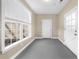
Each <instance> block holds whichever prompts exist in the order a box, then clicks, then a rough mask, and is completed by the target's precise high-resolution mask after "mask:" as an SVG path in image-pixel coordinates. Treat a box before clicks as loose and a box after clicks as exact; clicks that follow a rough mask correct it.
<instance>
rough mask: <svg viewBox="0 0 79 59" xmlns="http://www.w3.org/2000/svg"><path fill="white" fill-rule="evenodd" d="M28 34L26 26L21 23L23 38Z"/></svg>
mask: <svg viewBox="0 0 79 59" xmlns="http://www.w3.org/2000/svg"><path fill="white" fill-rule="evenodd" d="M27 36H28V26H27V25H23V38H25V37H27Z"/></svg>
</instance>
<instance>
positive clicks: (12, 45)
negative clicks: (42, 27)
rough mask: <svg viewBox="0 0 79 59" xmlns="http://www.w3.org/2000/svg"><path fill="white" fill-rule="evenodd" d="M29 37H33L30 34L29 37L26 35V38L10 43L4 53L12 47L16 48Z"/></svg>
mask: <svg viewBox="0 0 79 59" xmlns="http://www.w3.org/2000/svg"><path fill="white" fill-rule="evenodd" d="M29 38H31V36H28V37H26V38H24V39H22V40H19V41H17V42H15V43H13V44H11V45H9V46H6V47H5V49H4V53H5V52H7V51H9V50H10V49H12V48H14V47H15V46H16V45H17V44H19V43H21V42H23V41H25V40H27V39H29Z"/></svg>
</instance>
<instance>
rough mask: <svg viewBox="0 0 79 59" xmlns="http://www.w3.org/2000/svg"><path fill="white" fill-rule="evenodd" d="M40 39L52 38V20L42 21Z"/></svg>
mask: <svg viewBox="0 0 79 59" xmlns="http://www.w3.org/2000/svg"><path fill="white" fill-rule="evenodd" d="M42 37H43V38H52V20H51V19H45V20H42Z"/></svg>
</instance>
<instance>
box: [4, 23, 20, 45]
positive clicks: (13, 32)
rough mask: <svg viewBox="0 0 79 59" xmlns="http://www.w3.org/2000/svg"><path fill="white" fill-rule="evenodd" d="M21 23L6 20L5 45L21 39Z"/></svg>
mask: <svg viewBox="0 0 79 59" xmlns="http://www.w3.org/2000/svg"><path fill="white" fill-rule="evenodd" d="M19 27H20V25H19V24H18V23H11V22H5V46H8V45H10V44H12V43H14V42H16V41H18V40H19V39H20V36H19V34H20V31H19Z"/></svg>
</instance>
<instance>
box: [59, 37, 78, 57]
mask: <svg viewBox="0 0 79 59" xmlns="http://www.w3.org/2000/svg"><path fill="white" fill-rule="evenodd" d="M58 39H59V41H60V42H61V43H62V44H63V45H64V46H65V47H66V48H68V49H69V50H70V51H71V52H72V53H73V54H74V55H76V54H75V53H74V52H73V51H72V50H71V49H70V48H69V47H68V46H67V45H66V44H65V42H64V41H63V40H61V39H60V38H58ZM76 56H77V55H76ZM77 57H78V56H77Z"/></svg>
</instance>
